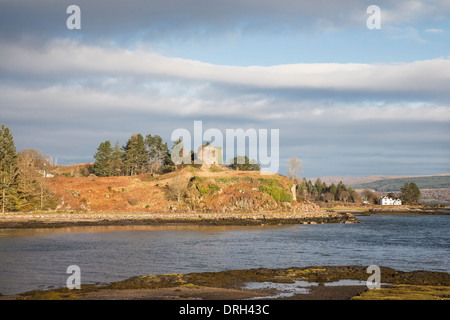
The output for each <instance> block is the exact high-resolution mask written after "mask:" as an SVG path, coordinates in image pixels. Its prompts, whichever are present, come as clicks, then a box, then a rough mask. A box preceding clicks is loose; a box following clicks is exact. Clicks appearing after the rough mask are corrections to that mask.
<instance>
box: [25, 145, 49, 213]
mask: <svg viewBox="0 0 450 320" xmlns="http://www.w3.org/2000/svg"><path fill="white" fill-rule="evenodd" d="M50 168H51V165H50V158H49V157H48V156H44V155H42V154H41V153H40V152H39V151H37V150H34V149H25V150H22V151H20V152H19V162H18V169H19V175H18V189H19V190H20V192H21V194H22V195H23V196H24V197H25V198H27V202H28V203H29V204H32V203H33V202H34V201H33V198H34V199H36V201H37V202H38V203H39V208H40V209H41V210H42V209H43V207H44V204H45V203H46V201H47V200H48V198H49V197H50V194H51V192H50V190H49V186H48V183H47V176H48V174H49V170H50Z"/></svg>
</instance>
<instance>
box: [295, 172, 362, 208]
mask: <svg viewBox="0 0 450 320" xmlns="http://www.w3.org/2000/svg"><path fill="white" fill-rule="evenodd" d="M297 194H298V195H299V196H300V197H303V198H305V199H309V200H313V201H324V202H332V201H342V202H362V199H361V196H360V195H359V194H358V192H356V191H355V190H353V189H352V188H351V187H350V186H346V185H345V184H344V183H342V181H340V182H339V183H338V184H337V185H336V184H334V183H331V184H330V185H327V184H326V183H325V182H322V181H321V180H320V178H317V179H316V181H315V182H314V183H312V181H311V180H306V178H303V179H302V180H301V181H300V183H298V184H297Z"/></svg>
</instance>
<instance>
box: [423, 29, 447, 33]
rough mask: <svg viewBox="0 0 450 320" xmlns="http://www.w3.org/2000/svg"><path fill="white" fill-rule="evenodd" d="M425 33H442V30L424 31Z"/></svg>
mask: <svg viewBox="0 0 450 320" xmlns="http://www.w3.org/2000/svg"><path fill="white" fill-rule="evenodd" d="M425 32H430V33H443V32H444V30H443V29H425Z"/></svg>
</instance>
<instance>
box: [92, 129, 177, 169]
mask: <svg viewBox="0 0 450 320" xmlns="http://www.w3.org/2000/svg"><path fill="white" fill-rule="evenodd" d="M94 159H95V163H94V168H93V170H94V173H95V175H97V176H100V177H111V176H131V175H136V174H142V173H161V172H163V171H171V170H173V166H174V164H173V162H172V160H171V157H170V152H169V148H168V146H167V143H166V142H163V140H162V138H161V137H160V136H159V135H154V136H152V135H151V134H148V135H146V136H145V138H144V137H143V136H142V134H140V133H138V134H133V135H132V136H131V137H130V138H129V139H128V141H127V143H126V144H125V145H124V146H122V147H120V146H119V143H118V142H116V143H115V145H114V147H113V146H112V145H111V142H110V141H109V140H107V141H105V142H102V143H100V145H99V146H98V148H97V153H96V154H95V155H94Z"/></svg>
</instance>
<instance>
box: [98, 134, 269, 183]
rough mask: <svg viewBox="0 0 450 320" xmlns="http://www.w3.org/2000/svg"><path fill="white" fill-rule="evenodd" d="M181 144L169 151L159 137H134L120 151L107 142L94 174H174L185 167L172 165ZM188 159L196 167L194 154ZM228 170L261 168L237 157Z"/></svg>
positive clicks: (136, 135) (99, 153)
mask: <svg viewBox="0 0 450 320" xmlns="http://www.w3.org/2000/svg"><path fill="white" fill-rule="evenodd" d="M181 141H182V140H180V139H179V140H177V141H175V142H174V145H173V146H172V148H171V149H169V147H168V145H167V142H164V141H163V139H162V138H161V136H159V135H151V134H148V135H146V136H145V137H144V136H143V135H142V134H140V133H137V134H133V135H132V136H131V137H130V138H129V139H128V141H127V143H126V144H125V145H124V146H122V147H120V146H119V142H116V143H115V145H114V147H113V146H112V144H111V141H110V140H106V141H104V142H102V143H100V145H99V146H98V148H97V152H96V153H95V155H94V159H95V163H94V167H93V171H94V174H95V175H97V176H100V177H111V176H132V175H137V174H143V173H152V174H155V173H156V174H161V173H167V172H171V171H174V170H176V169H177V168H179V167H184V166H185V165H186V164H180V165H175V164H174V163H173V161H172V157H171V154H172V151H173V150H174V146H176V145H177V144H178V143H180V142H181ZM206 145H208V143H207V144H206ZM181 156H182V154H181V152H180V157H181ZM190 157H191V165H196V164H194V157H195V154H194V152H193V151H192V150H191V151H190ZM230 168H231V169H234V170H260V165H259V164H258V163H255V162H254V161H250V160H249V159H248V157H247V156H237V157H234V158H233V159H232V160H231V161H230Z"/></svg>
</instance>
